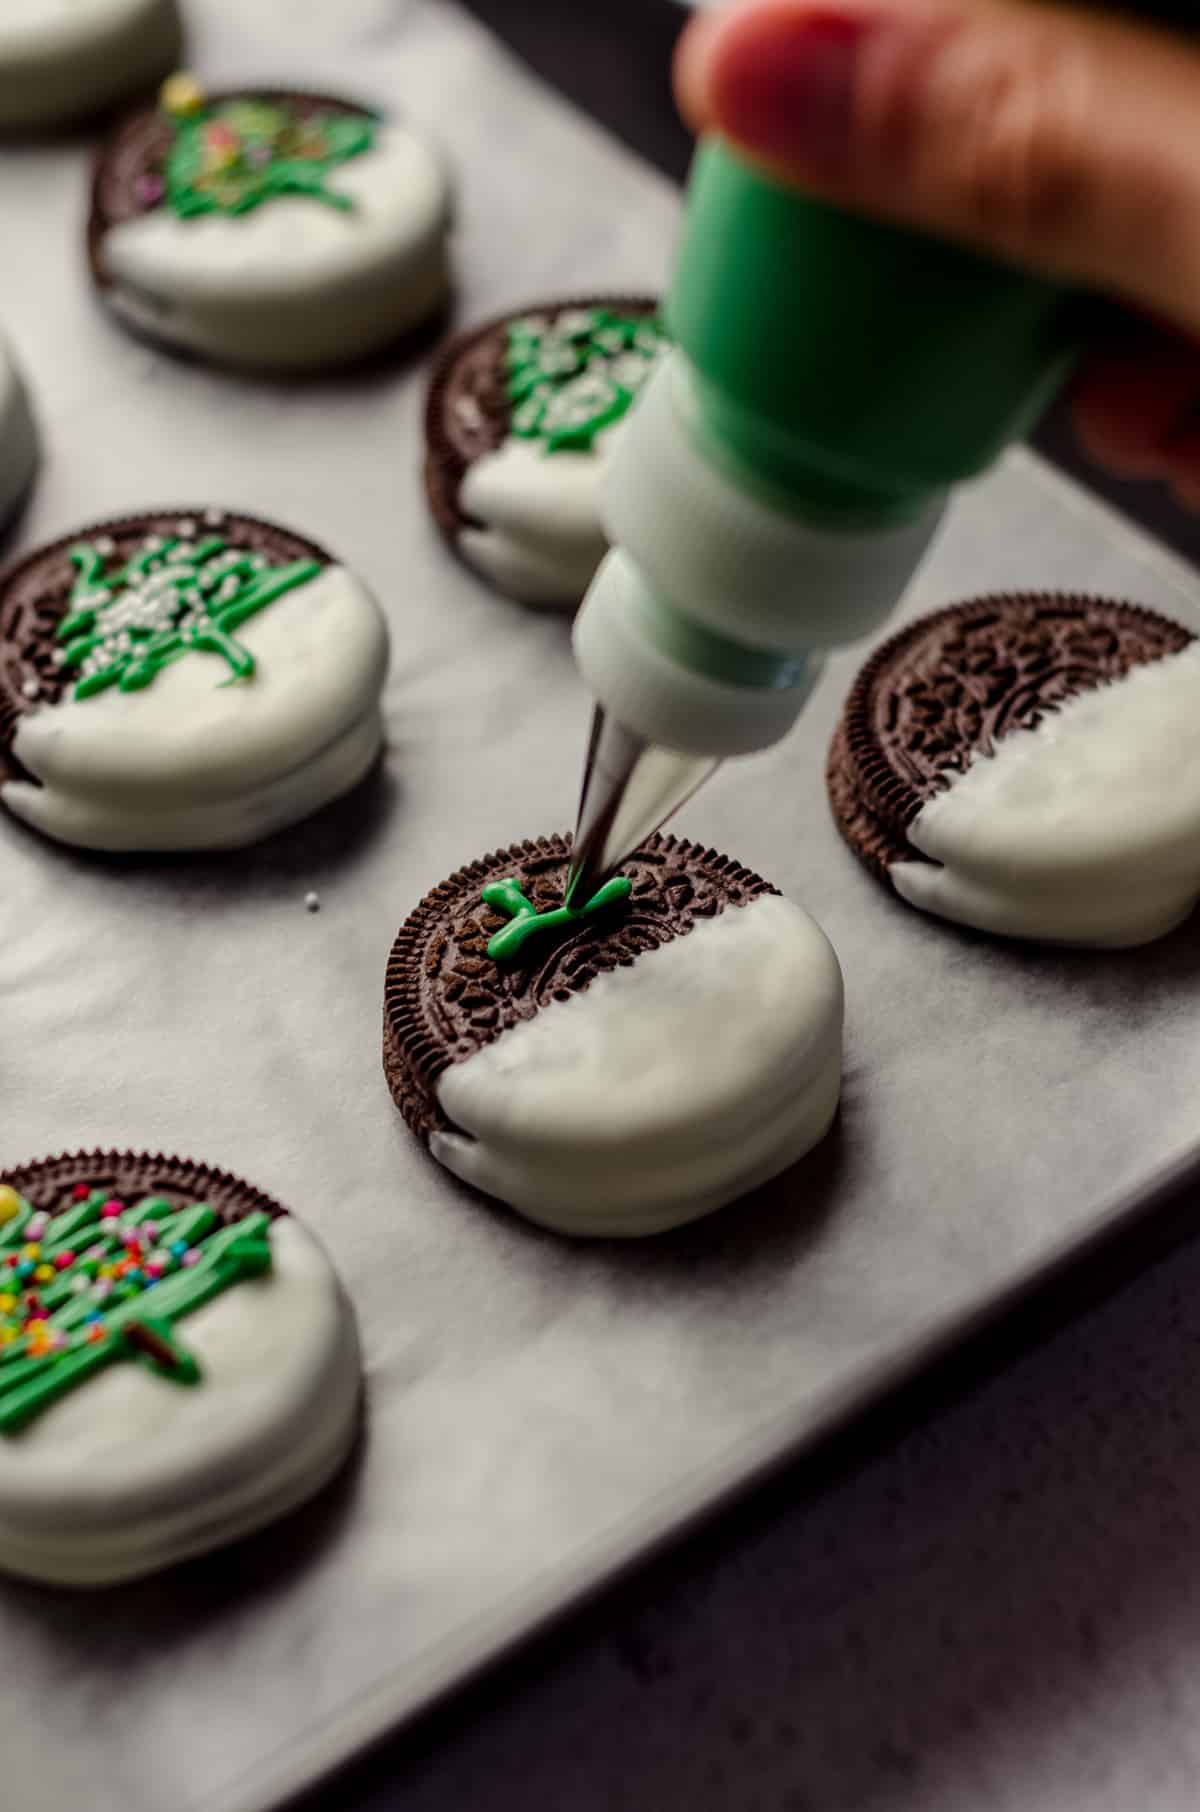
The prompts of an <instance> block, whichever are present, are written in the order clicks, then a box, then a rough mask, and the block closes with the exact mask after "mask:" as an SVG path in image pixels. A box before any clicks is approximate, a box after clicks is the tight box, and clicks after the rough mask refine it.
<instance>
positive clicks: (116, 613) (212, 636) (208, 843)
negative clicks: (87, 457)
mask: <svg viewBox="0 0 1200 1812" xmlns="http://www.w3.org/2000/svg"><path fill="white" fill-rule="evenodd" d="M386 665H387V631H386V627H385V625H384V622H383V618H382V615H381V613H380V611H379V608H378V606H377V604H376V603H375V601H374V599H373V598H372V597H371V595H370V593H369V592H368V591H367V589H366V587H365V586H364V585H363V584H362V583H361V581H360V580H358V579H357V578H356V577H355V576H354V575H353V574H352V573H350V572H349V571H348V570H347V569H346V568H344V567H342V566H340V565H338V564H337V563H336V562H335V561H334V560H333V559H332V557H331V556H330V555H329V554H327V553H326V552H325V551H324V550H323V549H322V548H320V547H319V546H317V545H316V543H315V542H312V541H309V540H308V539H307V538H306V537H304V536H301V535H296V534H293V533H292V531H291V530H289V529H283V528H278V527H276V526H275V525H274V524H272V523H269V522H264V521H262V520H260V519H259V518H257V517H253V516H246V515H243V514H241V513H239V512H237V511H232V510H223V509H211V508H209V509H191V510H153V511H149V512H146V513H144V514H141V515H135V516H122V517H118V518H115V519H113V520H110V521H105V522H100V523H94V524H89V525H87V526H86V527H83V528H80V529H78V530H76V531H75V533H73V534H71V535H66V536H63V537H62V538H61V539H60V540H58V541H55V542H51V543H50V544H49V545H48V546H45V547H41V548H38V549H36V550H35V551H34V552H33V553H30V554H27V555H26V556H25V557H24V558H23V559H22V560H20V561H18V562H17V563H16V565H14V566H12V567H10V568H9V569H8V570H7V572H5V573H4V574H0V800H3V803H4V804H5V805H6V806H7V807H8V809H9V810H10V811H11V812H14V813H15V814H16V815H17V816H18V817H19V818H22V819H24V820H25V821H26V822H27V823H29V824H31V825H33V826H34V827H35V828H36V829H38V830H41V831H44V832H45V833H46V834H47V835H49V836H52V837H56V838H58V839H60V840H61V841H63V842H67V843H75V844H80V845H82V846H83V847H85V848H90V849H107V850H159V849H222V848H237V847H240V846H241V845H243V844H247V843H252V842H254V841H256V840H257V839H258V838H260V837H264V836H267V835H268V834H270V833H271V832H272V831H275V830H278V829H280V828H282V827H283V826H284V825H287V824H291V823H294V822H295V821H296V820H297V819H299V818H302V817H304V816H306V815H307V814H308V813H309V812H312V811H315V810H316V809H317V808H318V807H319V806H321V805H324V804H325V803H327V802H328V801H329V800H330V799H334V798H337V797H338V796H339V795H340V794H342V793H344V792H346V791H347V790H348V789H349V788H350V787H352V786H354V785H355V784H356V783H357V782H358V781H359V780H360V779H361V778H362V776H363V775H364V774H365V773H366V771H367V770H368V768H369V767H370V766H371V764H372V763H373V762H374V760H375V758H376V756H377V754H378V752H379V748H380V745H381V741H382V728H381V723H380V714H379V699H380V694H381V691H382V688H383V681H384V675H385V671H386Z"/></svg>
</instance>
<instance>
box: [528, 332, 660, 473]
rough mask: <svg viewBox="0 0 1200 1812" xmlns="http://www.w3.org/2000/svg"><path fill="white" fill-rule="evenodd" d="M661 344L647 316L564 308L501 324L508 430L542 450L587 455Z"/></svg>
mask: <svg viewBox="0 0 1200 1812" xmlns="http://www.w3.org/2000/svg"><path fill="white" fill-rule="evenodd" d="M668 344H669V342H668V340H667V337H666V334H665V333H664V331H663V329H662V327H661V325H660V324H659V323H658V322H657V321H656V320H655V319H654V318H653V317H652V316H650V315H623V314H621V313H620V312H619V311H618V310H616V309H611V308H572V309H566V310H564V311H563V312H562V313H561V314H559V315H558V316H556V317H543V316H540V315H528V316H523V317H522V318H521V319H520V320H517V321H510V323H509V326H508V359H507V369H508V395H509V398H510V400H511V402H512V406H513V407H512V421H511V427H512V432H513V433H514V434H515V435H516V436H517V437H518V438H519V439H521V440H537V441H540V442H541V443H542V444H543V446H544V447H545V450H546V452H547V453H557V452H559V451H569V452H575V453H586V452H589V451H590V450H591V448H592V446H593V445H594V443H595V440H596V436H597V435H598V434H600V433H601V432H602V431H603V430H604V429H605V428H610V427H611V426H612V425H613V423H614V422H618V421H620V419H621V417H622V416H623V415H624V414H625V412H626V410H627V409H628V408H629V405H630V404H631V403H632V402H633V399H634V397H635V396H636V395H637V394H638V391H639V390H640V389H641V387H642V385H643V384H644V383H645V381H646V379H647V378H648V377H649V375H650V373H651V371H653V369H654V366H655V364H656V362H657V360H658V359H659V358H660V357H661V355H662V353H663V352H664V351H665V350H666V348H667V346H668Z"/></svg>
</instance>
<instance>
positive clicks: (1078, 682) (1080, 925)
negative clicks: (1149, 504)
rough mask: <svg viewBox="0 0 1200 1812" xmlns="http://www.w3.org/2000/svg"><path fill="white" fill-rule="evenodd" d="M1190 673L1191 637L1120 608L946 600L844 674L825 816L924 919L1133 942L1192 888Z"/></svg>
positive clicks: (1195, 673)
mask: <svg viewBox="0 0 1200 1812" xmlns="http://www.w3.org/2000/svg"><path fill="white" fill-rule="evenodd" d="M1198 684H1200V645H1198V644H1197V642H1196V640H1195V638H1194V637H1193V635H1192V633H1191V632H1190V631H1189V630H1188V629H1186V628H1184V627H1183V626H1182V625H1181V624H1179V623H1175V622H1172V621H1171V620H1170V619H1169V618H1167V617H1164V616H1160V615H1159V614H1158V613H1157V612H1155V611H1151V610H1146V609H1143V608H1142V607H1140V606H1138V605H1135V604H1129V603H1123V602H1116V601H1112V600H1107V599H1101V598H1093V597H1084V596H1080V595H1076V594H1065V593H1054V592H1044V593H1043V592H1029V593H1012V594H1002V595H998V596H994V597H984V598H978V599H975V600H972V601H970V602H968V603H963V604H955V605H952V606H950V607H949V608H948V609H945V610H940V611H936V612H934V613H933V614H932V615H929V616H925V617H921V618H918V619H917V621H916V622H914V623H911V624H909V625H908V626H907V627H906V628H905V629H902V630H901V631H900V632H899V633H898V634H897V635H894V636H893V637H892V638H891V639H890V640H889V641H887V642H885V643H884V644H883V645H882V647H880V648H879V649H878V650H877V651H876V652H875V653H874V654H873V655H872V656H871V658H870V659H869V660H868V661H867V663H866V664H865V666H864V667H863V669H862V671H861V672H860V674H859V676H858V679H857V680H856V682H855V684H854V686H853V688H852V689H851V692H850V694H849V697H848V698H847V700H846V705H845V708H844V710H843V713H842V717H841V721H840V723H839V725H838V727H837V730H836V731H835V734H834V737H833V741H832V743H831V746H830V750H829V760H828V766H827V781H828V789H829V798H830V803H831V805H832V808H833V815H834V818H835V820H836V822H837V825H838V828H839V830H840V831H841V833H842V835H843V837H844V838H845V840H846V842H847V843H848V844H849V845H850V847H851V849H853V850H854V852H855V854H856V855H857V856H859V857H860V858H861V860H862V861H863V862H864V863H865V864H866V865H867V867H868V868H870V869H871V871H872V872H873V873H874V874H875V875H876V876H877V877H878V878H879V879H880V880H882V881H883V882H884V883H885V884H886V885H887V886H888V887H889V889H891V890H892V891H894V892H895V893H897V894H899V895H900V897H901V898H902V899H904V900H906V901H908V903H909V904H911V905H913V906H917V907H918V908H920V909H921V910H924V911H926V912H931V913H934V914H936V915H938V916H941V917H944V918H948V919H954V920H957V921H958V922H959V923H961V924H965V925H970V926H973V927H975V928H977V929H980V930H984V931H990V932H994V933H997V934H1000V935H1004V936H1011V937H1020V938H1030V939H1035V940H1038V941H1042V942H1050V943H1065V944H1083V945H1096V946H1101V947H1118V946H1124V945H1130V944H1138V943H1144V942H1148V941H1149V940H1150V939H1152V938H1155V937H1159V936H1161V935H1163V933H1164V932H1166V931H1168V930H1170V929H1171V928H1172V927H1173V926H1174V925H1177V924H1178V923H1179V922H1180V920H1181V919H1183V918H1185V917H1186V916H1187V915H1188V914H1189V913H1190V912H1191V910H1192V907H1193V906H1194V904H1195V901H1196V898H1197V896H1198V894H1200V769H1198V767H1197V762H1200V728H1198V727H1197V726H1200V713H1198V712H1197V711H1196V710H1195V698H1196V696H1197V695H1198V694H1197V686H1198ZM1193 755H1195V757H1196V760H1193V759H1192V757H1193ZM1193 777H1194V778H1193Z"/></svg>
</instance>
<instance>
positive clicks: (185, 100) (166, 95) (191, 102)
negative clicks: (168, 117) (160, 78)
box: [158, 69, 208, 119]
mask: <svg viewBox="0 0 1200 1812" xmlns="http://www.w3.org/2000/svg"><path fill="white" fill-rule="evenodd" d="M207 99H208V96H207V95H206V94H205V92H204V86H203V84H202V83H201V82H199V81H197V79H196V77H195V76H194V75H189V74H188V72H187V71H186V70H185V69H180V70H177V71H176V73H175V74H174V75H170V76H168V77H167V79H166V81H165V82H164V83H163V85H162V87H161V88H160V89H159V91H158V104H159V106H160V107H161V108H162V110H163V112H164V113H172V114H175V115H176V116H177V117H178V118H180V119H186V118H187V116H188V115H189V114H192V113H199V111H200V109H201V108H202V107H203V106H204V104H205V102H206V101H207Z"/></svg>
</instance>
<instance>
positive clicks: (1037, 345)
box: [568, 137, 1087, 904]
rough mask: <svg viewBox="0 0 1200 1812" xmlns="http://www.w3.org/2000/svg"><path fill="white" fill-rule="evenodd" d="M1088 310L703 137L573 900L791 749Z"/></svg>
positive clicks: (626, 459) (591, 661) (616, 485)
mask: <svg viewBox="0 0 1200 1812" xmlns="http://www.w3.org/2000/svg"><path fill="white" fill-rule="evenodd" d="M1086 305H1087V304H1086V299H1085V298H1083V297H1082V296H1081V295H1080V294H1079V293H1078V292H1074V291H1070V290H1068V289H1066V288H1064V287H1062V286H1059V285H1055V284H1052V283H1049V282H1047V281H1045V280H1043V279H1041V278H1039V277H1035V276H1032V275H1030V274H1028V273H1026V272H1023V271H1020V270H1017V269H1015V268H1013V267H1010V266H1008V265H1005V264H1002V263H999V262H996V261H993V260H991V259H988V258H984V257H981V256H978V255H976V254H974V253H970V252H965V251H962V250H961V249H959V248H958V247H955V246H952V245H950V244H948V243H946V242H943V241H941V240H939V239H935V238H933V237H931V236H929V235H925V234H918V233H913V232H909V231H907V230H903V229H901V228H898V227H894V226H890V225H886V224H880V223H879V222H876V221H871V220H868V219H865V218H862V217H859V216H857V215H853V214H848V213H844V212H842V211H840V210H839V209H837V208H834V207H831V206H829V205H828V204H826V203H823V202H820V201H815V200H813V199H812V198H811V197H809V196H806V195H802V194H800V193H799V192H797V191H796V190H794V189H791V188H789V187H787V186H785V185H784V184H783V183H781V182H779V181H778V180H776V179H775V178H773V177H772V176H770V175H768V174H767V173H766V172H765V171H764V170H762V169H761V168H759V167H758V166H756V165H754V164H753V163H752V162H751V161H749V160H748V159H746V158H744V157H743V156H742V155H741V154H740V153H738V152H737V151H735V150H734V149H733V148H732V147H731V146H730V145H729V144H728V143H727V142H725V141H724V140H722V139H720V138H715V137H714V138H709V139H707V140H705V141H703V142H702V143H701V145H700V148H699V150H698V153H697V156H696V159H695V163H694V165H693V171H692V177H691V182H690V187H689V193H688V201H687V210H686V216H685V220H684V230H683V241H682V246H681V250H680V254H679V259H678V264H677V267H676V271H675V276H674V280H673V283H672V285H671V288H670V292H669V296H668V300H667V303H666V317H667V325H668V328H669V329H670V332H671V335H672V338H673V340H674V342H675V345H674V350H673V351H672V353H671V354H670V355H669V356H668V358H667V359H666V360H665V361H664V363H663V364H662V366H661V367H660V368H659V370H658V371H657V372H656V373H655V375H654V377H653V378H652V379H651V381H650V383H649V384H648V385H647V387H646V390H645V391H644V393H643V395H642V397H641V399H640V400H639V402H638V404H637V405H636V406H635V408H634V409H633V411H632V412H631V414H630V416H629V419H628V421H627V423H626V425H625V428H624V430H623V432H622V435H621V438H620V440H619V442H618V444H617V446H616V448H615V449H614V452H613V455H612V460H611V464H610V467H609V473H608V478H607V481H606V497H605V527H606V531H607V534H608V538H609V541H610V544H611V547H612V551H611V552H610V553H609V554H608V556H607V557H606V559H605V561H604V563H603V565H602V566H601V567H600V569H599V571H598V572H597V574H596V577H595V579H594V580H593V582H592V585H591V588H590V590H589V592H588V594H587V597H586V598H585V600H584V603H583V606H582V608H581V610H580V613H579V616H578V618H577V621H576V627H575V652H576V658H577V660H578V663H579V666H580V669H581V671H582V673H583V677H584V679H585V681H586V682H587V684H588V686H589V688H590V690H591V692H592V694H593V696H594V698H595V700H596V702H597V706H598V709H597V712H596V718H595V725H594V728H593V736H592V746H591V750H590V758H589V765H588V772H587V775H586V777H585V782H584V797H583V803H582V807H581V813H580V823H579V829H578V831H577V833H576V861H575V867H574V869H573V873H572V882H571V886H570V888H569V892H568V898H569V899H570V900H571V902H572V903H573V904H580V903H582V900H583V899H586V897H588V893H589V891H590V889H591V888H592V886H593V885H595V884H598V882H599V881H600V880H602V879H603V878H604V876H605V874H606V873H608V872H611V870H612V869H613V868H614V867H615V866H616V865H618V864H619V863H620V861H621V860H622V859H623V858H624V857H625V856H626V855H627V854H628V853H629V851H630V850H631V849H633V848H635V847H636V846H637V844H638V843H639V842H640V841H641V840H642V839H643V838H644V837H645V836H646V835H647V834H648V833H649V832H650V831H651V830H653V829H654V828H655V827H656V826H657V825H658V824H661V823H662V822H663V821H664V819H665V818H666V817H667V816H669V814H670V812H671V811H673V810H674V809H675V808H676V806H678V805H679V804H681V803H682V801H683V799H684V798H686V797H687V796H688V794H689V793H690V792H691V791H694V789H695V787H696V786H697V785H698V784H699V783H700V781H701V780H702V779H703V778H704V777H705V776H706V775H707V774H708V773H709V772H711V770H712V768H713V767H714V766H715V765H716V764H717V762H719V761H720V760H722V759H723V758H724V757H726V756H729V755H743V754H749V753H752V752H753V751H755V750H757V749H763V748H767V747H768V746H769V745H770V744H771V743H773V742H776V741H778V739H779V738H780V737H782V736H784V735H785V734H786V732H787V731H788V730H789V729H790V728H791V726H792V724H793V723H794V722H795V720H796V718H797V716H798V715H799V712H800V710H801V708H802V706H803V704H804V701H805V699H806V698H807V696H808V694H809V692H810V691H811V689H812V687H813V685H814V683H815V681H816V679H817V677H818V676H819V673H820V670H821V666H822V663H823V660H824V657H825V653H826V651H827V650H828V649H830V648H832V647H835V646H837V645H838V644H840V643H844V642H851V641H854V640H856V639H857V638H858V637H860V636H865V635H867V634H869V633H870V632H871V631H872V630H874V629H875V628H877V627H878V625H879V624H880V623H881V622H882V621H883V619H884V618H885V617H886V616H887V615H888V613H889V612H890V611H891V609H892V608H893V606H894V605H895V603H896V602H897V600H898V599H899V597H900V595H901V593H902V592H903V590H904V589H905V587H906V585H907V583H908V581H909V579H910V577H911V576H912V574H913V572H914V570H915V568H916V566H917V565H918V563H919V561H920V559H921V557H922V555H923V554H924V552H925V549H926V547H927V546H928V544H929V541H930V538H931V536H932V534H933V532H934V530H935V528H936V526H937V523H938V520H939V518H940V516H941V513H942V510H943V507H944V505H945V501H946V497H947V495H948V493H949V491H950V489H951V488H952V486H953V485H955V484H956V483H958V482H959V481H960V480H962V479H964V478H968V477H970V476H972V475H973V474H975V473H977V472H980V471H982V470H983V469H984V468H986V467H987V466H988V465H989V464H990V463H991V462H992V460H993V459H994V458H995V457H996V455H997V454H998V453H999V452H1000V451H1001V449H1002V448H1003V447H1004V446H1005V444H1006V443H1007V442H1008V441H1010V440H1012V439H1013V438H1015V437H1016V436H1018V435H1020V434H1022V433H1023V432H1024V431H1025V430H1026V429H1027V428H1028V427H1029V426H1030V425H1031V424H1032V422H1033V421H1034V420H1035V419H1036V417H1037V416H1038V415H1039V414H1040V412H1041V411H1042V409H1043V408H1044V407H1045V405H1046V403H1047V402H1048V400H1049V399H1050V397H1051V396H1052V395H1053V393H1054V391H1055V390H1056V389H1057V388H1058V386H1059V385H1060V384H1061V383H1062V381H1063V379H1064V378H1065V377H1066V375H1067V373H1068V371H1069V370H1070V367H1071V364H1072V361H1073V357H1074V355H1075V352H1076V350H1077V347H1078V345H1079V341H1080V338H1081V335H1082V328H1083V320H1084V308H1085V306H1086Z"/></svg>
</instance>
